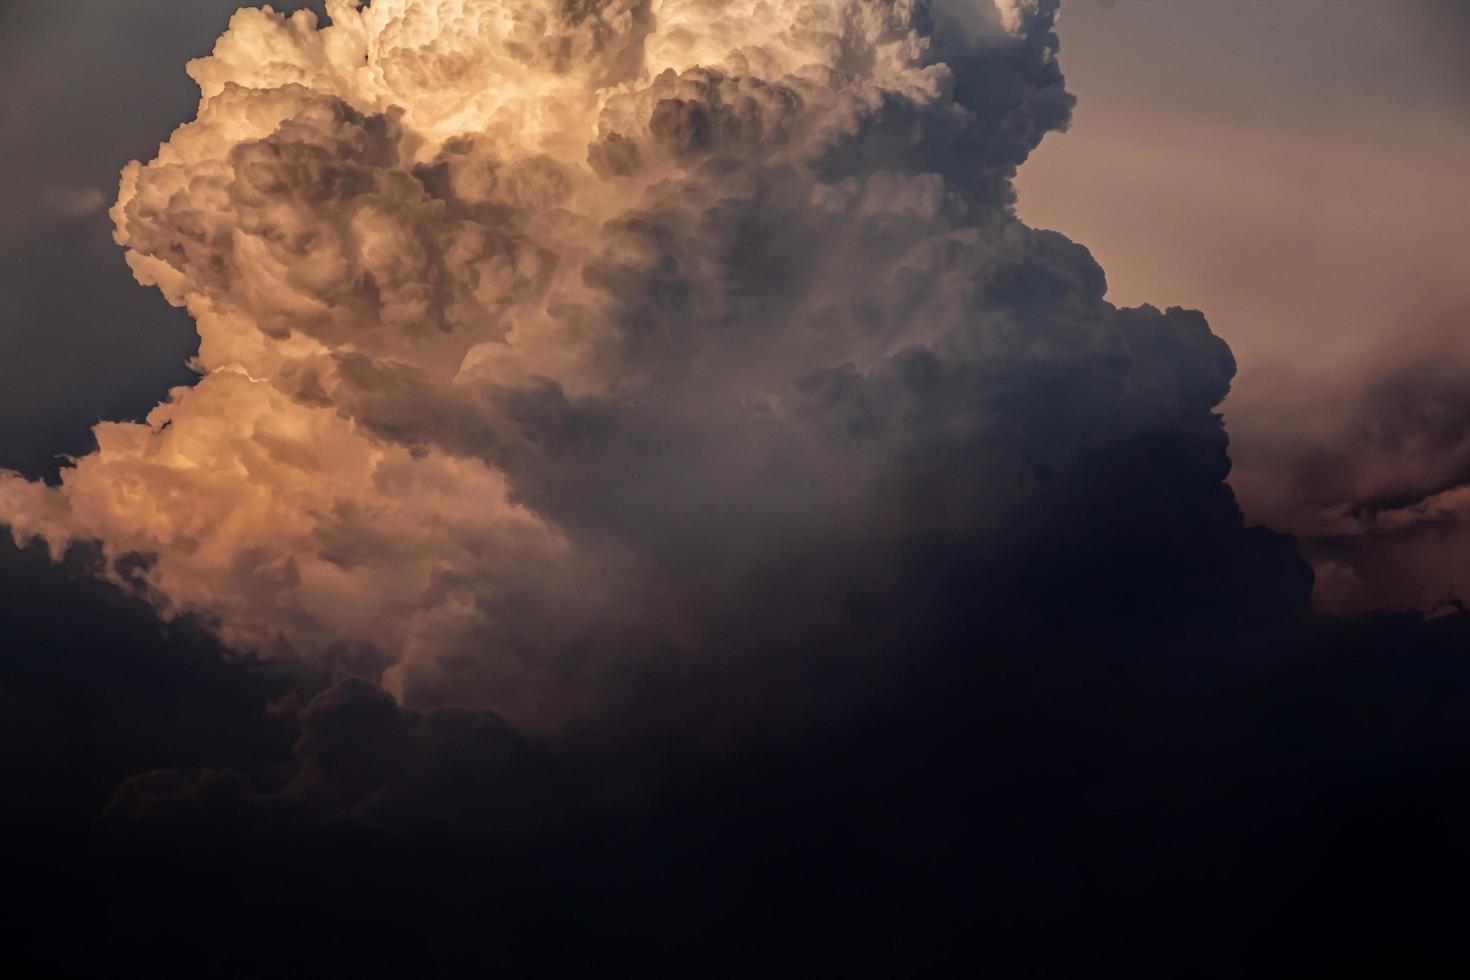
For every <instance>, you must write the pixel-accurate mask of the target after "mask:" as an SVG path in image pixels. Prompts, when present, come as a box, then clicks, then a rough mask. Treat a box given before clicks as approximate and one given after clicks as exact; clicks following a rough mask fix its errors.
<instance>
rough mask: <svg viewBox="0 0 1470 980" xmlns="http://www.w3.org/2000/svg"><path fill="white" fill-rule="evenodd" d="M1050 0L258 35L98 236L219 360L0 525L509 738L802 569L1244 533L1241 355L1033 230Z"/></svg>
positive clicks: (258, 19)
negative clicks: (517, 722)
mask: <svg viewBox="0 0 1470 980" xmlns="http://www.w3.org/2000/svg"><path fill="white" fill-rule="evenodd" d="M1055 6H1056V5H1055V3H1051V2H1043V0H1029V2H1025V3H1016V2H1003V3H996V4H994V5H986V4H969V3H959V2H948V0H947V2H943V3H934V4H925V3H920V2H914V0H897V2H880V0H810V2H795V0H793V2H786V3H772V2H755V0H749V2H741V3H715V2H704V0H664V2H658V0H654V2H637V3H635V2H624V0H606V2H585V3H550V2H533V0H521V2H512V0H379V2H376V3H373V4H372V5H370V6H367V7H360V6H359V5H357V4H353V3H348V2H336V3H332V4H329V13H330V15H331V20H332V23H331V25H330V26H327V27H322V28H319V27H318V26H317V24H316V22H315V20H314V18H313V17H312V16H311V15H310V14H307V13H298V14H296V15H295V16H293V17H291V18H289V19H288V18H283V17H280V16H278V15H275V14H272V13H270V12H269V11H266V10H242V11H240V12H239V13H238V14H237V15H236V17H235V18H234V19H233V20H232V22H231V25H230V29H229V30H228V31H227V33H226V34H225V35H224V36H223V37H221V39H220V40H219V42H218V44H217V45H216V48H215V51H214V53H213V54H212V55H211V56H210V57H208V58H204V59H200V60H198V61H196V62H193V63H191V65H190V68H189V70H190V73H191V75H192V76H193V77H194V78H195V79H196V80H197V81H198V82H199V84H200V88H201V93H202V100H201V102H200V106H199V112H198V116H197V118H196V119H195V120H194V121H193V122H190V123H188V124H186V125H184V126H182V127H181V128H180V129H179V130H177V131H176V132H175V133H174V134H173V135H172V136H171V137H170V139H169V141H168V142H166V143H165V144H163V146H161V147H160V149H159V154H158V156H157V158H156V159H154V160H153V161H152V162H150V163H148V164H139V163H134V164H130V165H129V167H128V168H127V169H126V170H125V171H124V174H123V178H122V184H121V189H120V193H119V198H118V201H117V204H116V205H115V206H114V208H113V211H112V215H113V218H114V221H115V223H116V227H117V232H116V237H117V240H118V242H119V244H121V245H123V246H124V247H125V248H126V249H127V257H128V261H129V263H130V265H131V266H132V268H133V269H134V272H135V274H136V275H137V277H138V279H139V281H140V282H143V283H146V284H152V285H156V286H158V287H159V288H160V289H161V290H162V291H163V292H164V294H165V296H167V297H168V299H169V300H170V301H171V302H173V303H175V304H177V305H182V306H184V307H186V308H187V309H188V310H189V312H190V313H191V314H192V315H193V316H194V317H195V319H196V322H197V324H198V329H199V333H200V337H201V344H200V351H199V356H198V359H197V368H198V370H199V371H200V372H201V373H202V375H203V377H202V379H201V380H200V382H199V383H198V384H197V385H196V386H194V387H193V388H190V389H179V390H176V391H175V392H174V393H173V394H172V395H171V399H170V401H168V402H166V403H165V404H163V405H161V406H160V407H159V408H158V409H157V410H155V412H154V413H153V415H151V416H150V417H149V419H148V421H147V422H146V423H143V424H112V423H109V424H105V425H103V426H100V427H99V428H98V441H99V448H98V450H97V452H95V453H93V454H91V455H88V456H86V457H84V458H82V459H80V460H78V461H77V462H76V465H75V466H74V467H72V468H71V469H69V470H68V471H67V472H65V473H64V474H63V480H62V484H61V486H60V488H57V489H51V488H47V487H43V486H40V485H37V484H29V483H26V482H24V481H22V480H20V479H19V478H17V477H14V476H9V477H4V478H3V480H0V513H3V514H4V515H5V517H6V519H7V520H8V521H9V522H10V523H11V524H12V526H13V528H14V530H15V533H16V534H17V535H18V536H27V535H40V536H43V537H45V538H47V539H48V540H50V541H52V542H53V543H55V544H58V545H60V544H62V543H65V542H68V541H72V540H81V539H88V540H90V539H95V540H98V541H101V542H102V543H103V547H104V548H105V549H106V550H107V553H108V554H110V555H121V554H127V553H134V552H136V553H142V554H148V555H153V556H156V560H155V561H154V562H153V563H152V564H151V565H150V566H149V567H148V569H147V571H146V573H145V578H146V581H147V585H148V590H149V593H150V595H151V596H153V597H154V599H155V601H156V602H157V603H158V605H159V607H160V608H161V609H164V610H166V611H175V612H179V611H182V612H191V613H199V614H202V615H204V616H206V617H208V618H209V619H210V620H212V621H214V622H217V624H218V629H219V632H220V635H221V636H222V637H223V638H224V639H225V640H226V641H227V642H229V643H231V644H233V645H236V646H239V647H242V648H247V649H252V650H257V651H260V652H261V653H265V654H274V653H279V652H288V653H290V654H292V655H295V656H300V657H304V658H307V659H308V660H309V661H311V662H314V663H319V664H323V665H327V666H332V667H336V668H342V669H346V670H349V671H352V672H355V673H362V674H366V675H368V676H373V677H378V676H381V677H382V678H383V680H384V683H385V684H386V685H387V686H388V687H389V688H390V689H391V690H393V691H394V692H395V693H397V694H398V695H400V696H401V697H403V698H405V699H406V700H407V701H408V702H409V703H411V704H441V703H454V702H458V703H471V704H477V705H487V706H492V707H495V708H497V709H499V710H502V711H505V712H507V713H509V714H510V715H512V716H513V717H516V718H517V719H529V718H532V717H541V718H543V719H555V718H557V717H559V716H561V715H563V714H565V713H566V712H567V711H568V710H570V706H574V705H578V704H582V703H584V702H585V701H586V700H588V698H589V697H590V695H589V694H588V692H587V691H586V690H576V689H575V688H577V686H578V684H581V683H584V682H583V681H576V680H573V681H568V677H574V678H575V677H577V676H581V677H583V678H584V679H585V678H586V677H588V676H591V677H598V676H602V674H600V673H599V672H597V671H593V672H592V673H591V674H587V673H586V672H585V671H584V672H582V673H581V674H580V675H579V674H578V671H577V670H571V669H569V668H568V667H567V664H568V662H569V660H570V661H575V662H577V663H581V662H583V660H584V659H585V657H591V658H593V659H596V658H598V657H601V658H603V659H605V660H607V659H611V660H614V661H615V660H616V659H617V658H619V657H620V656H623V653H622V652H620V651H622V650H623V649H624V647H625V645H626V643H634V645H643V646H652V647H656V648H662V647H670V648H674V649H680V650H683V651H685V652H686V653H688V654H690V655H692V656H710V657H715V656H717V653H716V651H717V650H718V649H721V648H722V646H723V645H722V644H721V643H719V642H716V641H715V640H714V638H713V637H712V635H711V634H709V633H708V632H707V631H708V630H709V629H711V628H713V627H712V625H711V624H713V623H718V622H720V621H722V620H723V619H724V618H725V617H727V616H728V614H729V606H728V604H729V603H730V602H731V601H732V600H731V596H733V595H736V594H744V593H745V592H746V591H747V588H748V586H749V584H750V583H751V582H753V581H756V580H758V579H759V578H760V576H762V575H765V574H767V573H768V571H769V570H770V569H771V568H779V567H781V566H783V565H787V566H789V565H792V564H797V565H800V564H803V563H806V564H809V565H811V567H813V568H826V567H828V566H827V562H828V561H830V560H831V558H832V556H833V555H841V554H854V553H858V552H862V551H864V550H865V549H866V550H868V551H872V550H873V549H877V550H878V553H886V552H887V551H889V550H892V549H899V550H902V549H903V548H905V547H906V546H907V545H908V544H909V543H912V542H913V541H916V540H920V539H924V537H925V536H927V535H934V534H943V535H948V536H950V538H951V540H952V541H953V542H955V543H956V546H958V547H960V548H962V549H963V550H964V551H965V553H966V554H967V555H968V556H969V557H968V558H967V559H966V560H967V561H970V562H975V561H987V560H989V561H1001V560H1008V559H1007V556H1012V557H1013V556H1014V555H1016V554H1017V553H1018V552H1024V551H1025V550H1026V548H1027V547H1028V545H1027V541H1028V540H1030V539H1028V538H1027V535H1028V534H1032V533H1033V532H1034V533H1040V532H1037V531H1036V529H1038V528H1045V527H1047V526H1050V525H1055V524H1056V522H1055V520H1054V519H1053V518H1055V516H1056V512H1055V508H1058V507H1062V508H1065V509H1066V510H1065V512H1066V513H1068V514H1071V515H1073V517H1076V521H1075V523H1074V522H1073V519H1072V517H1069V518H1068V519H1067V520H1066V521H1064V522H1063V523H1064V525H1065V526H1066V527H1067V528H1068V531H1067V533H1068V535H1070V536H1071V537H1072V539H1073V540H1072V542H1071V544H1070V545H1064V546H1063V547H1065V548H1068V549H1069V550H1070V551H1072V552H1074V553H1075V554H1079V555H1087V556H1091V557H1089V558H1087V559H1086V562H1095V567H1094V565H1087V564H1086V562H1084V565H1085V567H1087V568H1091V569H1093V570H1094V571H1096V572H1098V573H1099V574H1102V573H1104V569H1105V566H1106V558H1105V555H1106V554H1107V552H1108V550H1109V548H1112V547H1113V546H1114V544H1117V546H1119V547H1128V545H1127V544H1126V543H1119V542H1118V541H1115V537H1114V536H1112V535H1111V533H1110V532H1108V531H1107V530H1106V526H1107V525H1108V523H1109V522H1110V521H1111V522H1113V523H1115V524H1117V525H1119V526H1124V525H1126V526H1129V527H1132V526H1133V525H1132V524H1130V523H1129V522H1128V521H1121V522H1120V521H1118V520H1117V514H1116V513H1114V512H1119V511H1127V512H1129V513H1134V512H1140V513H1151V514H1155V515H1162V516H1159V517H1158V519H1159V520H1160V521H1161V522H1162V523H1163V524H1165V525H1169V521H1171V520H1172V521H1174V522H1175V523H1177V524H1178V525H1179V526H1181V527H1183V526H1187V525H1191V524H1199V523H1201V522H1202V523H1203V524H1204V525H1207V526H1209V527H1211V528H1216V529H1218V530H1217V531H1216V532H1212V533H1218V534H1219V535H1220V536H1221V537H1222V540H1224V539H1230V540H1234V539H1233V538H1232V537H1231V536H1232V535H1238V534H1239V533H1240V526H1239V525H1240V517H1239V513H1238V511H1237V510H1236V508H1235V505H1234V502H1233V499H1232V498H1231V496H1230V494H1229V491H1228V489H1227V488H1225V487H1224V485H1223V482H1222V481H1223V479H1224V477H1225V475H1226V473H1227V470H1228V462H1227V460H1226V457H1225V442H1224V435H1223V430H1222V428H1221V426H1220V422H1219V418H1218V416H1216V415H1215V414H1214V412H1213V409H1214V406H1215V405H1216V404H1217V403H1218V402H1219V400H1220V399H1221V398H1222V397H1223V396H1224V394H1225V393H1226V391H1227V390H1228V386H1229V381H1230V378H1231V375H1232V374H1233V371H1234V365H1233V362H1232V360H1231V358H1230V355H1229V352H1228V350H1227V349H1226V348H1225V346H1224V344H1223V343H1222V342H1221V341H1219V340H1218V339H1217V338H1215V337H1214V336H1213V335H1212V334H1211V333H1210V332H1209V329H1208V327H1207V326H1206V325H1205V323H1204V321H1203V319H1202V318H1201V317H1199V316H1198V315H1197V314H1192V313H1187V312H1184V311H1179V310H1170V311H1168V312H1167V313H1160V312H1159V311H1157V310H1154V309H1152V308H1147V307H1145V308H1142V309H1137V310H1118V309H1115V308H1114V307H1112V306H1111V305H1109V304H1108V303H1106V302H1105V301H1104V299H1103V296H1104V293H1105V280H1104V278H1103V274H1102V272H1101V270H1100V269H1099V268H1098V267H1097V265H1096V263H1094V262H1093V261H1092V259H1091V257H1090V255H1088V254H1087V252H1086V250H1085V249H1083V248H1081V247H1080V246H1077V245H1074V244H1072V243H1070V242H1067V241H1066V240H1065V239H1063V238H1062V237H1061V236H1059V235H1056V234H1054V233H1051V232H1038V231H1034V230H1032V229H1028V228H1026V227H1025V226H1023V225H1022V224H1020V222H1019V221H1018V220H1017V219H1016V218H1015V216H1014V214H1013V213H1012V212H1011V210H1010V203H1011V201H1012V200H1013V192H1012V191H1011V188H1010V177H1011V176H1012V175H1013V173H1014V170H1015V167H1016V166H1017V165H1019V163H1020V162H1021V161H1022V160H1024V159H1025V156H1026V154H1027V153H1028V152H1029V151H1030V150H1031V149H1032V148H1034V146H1035V145H1036V144H1037V142H1038V141H1039V140H1040V138H1041V137H1042V136H1043V135H1044V134H1045V132H1047V131H1048V130H1051V129H1055V128H1058V127H1061V126H1063V125H1065V123H1066V120H1067V115H1068V113H1069V111H1070V106H1071V99H1070V96H1068V95H1067V94H1066V92H1065V90H1064V88H1063V86H1062V80H1061V74H1060V71H1059V70H1058V68H1057V65H1056V60H1055V49H1056V37H1055V34H1054V33H1053V32H1052V21H1053V19H1054V17H1055ZM1139 446H1152V447H1156V448H1157V447H1165V448H1164V449H1162V450H1160V452H1159V454H1158V456H1159V459H1160V460H1161V462H1158V463H1157V464H1156V465H1153V467H1152V469H1151V470H1150V471H1149V472H1148V473H1146V474H1127V473H1124V472H1120V470H1119V469H1118V467H1117V466H1116V465H1112V464H1109V463H1108V462H1107V461H1108V460H1109V458H1111V457H1114V456H1116V455H1117V453H1118V451H1119V450H1120V448H1122V449H1126V448H1127V447H1139ZM1153 502H1157V504H1158V506H1154V503H1153ZM1171 514H1172V515H1175V517H1172V518H1171V517H1169V516H1168V515H1171ZM1077 515H1086V516H1085V517H1078V516H1077ZM1169 526H1172V525H1169ZM1158 536H1159V537H1166V536H1167V534H1166V533H1164V532H1160V534H1159V535H1158ZM1103 542H1113V544H1107V545H1104V544H1103ZM1230 547H1234V545H1231V546H1230ZM1227 550H1229V549H1228V548H1227ZM1247 550H1249V549H1247ZM1160 560H1162V559H1160ZM1170 560H1173V559H1170ZM1273 560H1274V559H1273ZM880 578H881V576H880ZM865 587H874V586H873V584H872V583H868V585H867V586H865ZM895 587H897V586H895ZM905 587H906V586H903V587H898V588H905ZM826 588H827V587H826V586H822V585H819V584H809V585H808V586H804V587H803V589H800V590H797V592H796V593H793V595H791V596H787V597H784V598H782V599H781V600H780V601H779V602H776V603H773V604H771V605H770V606H768V607H767V608H766V609H765V610H764V611H763V613H762V615H765V616H768V617H770V621H771V622H777V621H780V619H781V617H782V616H784V615H787V614H789V613H790V612H791V610H792V609H794V608H795V607H796V606H797V605H799V604H801V603H806V604H808V605H810V606H814V607H817V608H820V607H822V606H823V605H824V604H828V603H830V602H832V601H833V600H832V596H831V595H830V594H829V593H828V592H825V591H824V589H826ZM1202 588H1207V586H1202ZM982 601H983V598H982ZM612 636H621V637H628V638H636V642H635V641H634V640H631V639H629V640H627V641H626V642H625V641H622V640H620V641H612V640H610V639H609V638H610V637H612ZM589 647H595V648H598V649H596V650H595V651H593V652H590V653H586V654H585V657H584V656H583V654H580V653H578V654H575V655H573V652H575V651H586V650H587V649H588V648H589ZM731 655H733V656H738V655H739V654H738V653H732V654H731ZM569 685H570V687H571V688H574V689H573V690H568V689H567V688H568V686H569ZM594 699H595V698H594Z"/></svg>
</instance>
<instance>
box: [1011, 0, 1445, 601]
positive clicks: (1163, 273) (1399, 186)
mask: <svg viewBox="0 0 1470 980" xmlns="http://www.w3.org/2000/svg"><path fill="white" fill-rule="evenodd" d="M1467 25H1470V7H1467V5H1465V4H1462V3H1459V2H1456V0H1423V2H1402V0H1355V2H1341V0H1270V2H1265V0H1253V2H1239V3H1222V2H1217V0H1158V2H1146V0H1117V2H1113V3H1100V2H1094V0H1072V2H1070V3H1067V4H1065V5H1064V8H1063V17H1062V21H1061V28H1060V34H1061V38H1062V63H1063V66H1064V68H1065V69H1066V72H1067V81H1068V85H1069V87H1070V88H1071V90H1072V91H1073V92H1074V93H1076V94H1077V96H1078V99H1079V104H1078V108H1077V111H1076V115H1075V118H1074V122H1073V126H1072V129H1071V131H1070V132H1068V133H1067V134H1065V135H1060V136H1057V135H1054V136H1052V137H1050V138H1049V139H1048V140H1047V141H1046V142H1045V143H1044V144H1043V145H1042V147H1041V149H1040V150H1039V151H1038V152H1037V153H1036V154H1035V155H1034V156H1033V157H1032V159H1031V160H1030V161H1029V162H1028V163H1027V164H1026V165H1025V167H1023V168H1022V170H1021V175H1020V180H1019V181H1018V186H1019V188H1020V193H1021V214H1022V215H1023V216H1024V217H1025V218H1026V219H1027V220H1028V221H1031V222H1035V223H1037V224H1039V225H1042V226H1044V227H1050V228H1057V229H1059V230H1061V231H1063V232H1065V233H1066V234H1067V235H1069V236H1070V237H1072V238H1074V239H1076V240H1077V241H1080V242H1082V243H1084V244H1086V245H1087V246H1088V247H1089V248H1090V249H1091V250H1092V252H1093V254H1094V255H1096V256H1097V258H1098V260H1099V261H1100V262H1101V263H1102V265H1103V268H1105V269H1106V270H1107V273H1108V281H1109V285H1110V287H1111V289H1110V293H1109V298H1110V299H1112V300H1113V301H1114V302H1116V303H1119V304H1122V305H1132V304H1137V303H1144V302H1150V303H1154V304H1155V305H1159V306H1163V305H1168V304H1179V305H1183V306H1190V307H1196V308H1199V309H1202V310H1203V311H1204V312H1205V313H1206V314H1207V316H1208V317H1209V319H1210V323H1211V326H1212V327H1213V328H1214V329H1215V331H1216V332H1217V333H1219V334H1220V335H1221V336H1222V337H1224V338H1225V339H1226V340H1227V341H1228V342H1229V343H1230V346H1231V349H1232V350H1233V351H1234V353H1235V356H1236V359H1237V360H1238V362H1239V364H1240V374H1239V375H1238V376H1237V378H1236V381H1235V384H1234V388H1233V394H1232V395H1231V397H1230V399H1229V400H1228V401H1227V402H1226V406H1225V412H1226V419H1227V425H1228V427H1229V431H1230V435H1231V456H1232V458H1233V460H1234V462H1235V469H1234V471H1233V473H1232V477H1231V483H1232V485H1233V486H1234V487H1235V489H1236V492H1237V494H1239V496H1240V498H1241V501H1242V504H1243V505H1244V507H1245V509H1246V512H1247V515H1248V516H1249V517H1250V518H1252V519H1254V520H1258V521H1264V522H1267V523H1270V524H1272V525H1273V526H1277V527H1279V528H1282V529H1284V530H1290V531H1294V532H1297V533H1300V534H1302V535H1303V536H1304V538H1305V539H1306V540H1305V541H1304V544H1305V545H1306V547H1307V549H1308V551H1309V553H1311V554H1313V556H1314V558H1316V559H1317V560H1318V564H1319V571H1320V570H1321V568H1322V564H1323V562H1324V561H1325V560H1326V556H1327V555H1328V554H1329V552H1331V553H1333V554H1337V555H1338V556H1339V557H1340V558H1343V559H1344V560H1347V559H1349V558H1350V559H1351V560H1350V561H1349V562H1348V564H1350V565H1351V566H1352V567H1353V573H1352V575H1351V576H1350V577H1349V579H1348V580H1343V577H1342V576H1341V575H1335V574H1334V573H1333V572H1331V571H1329V572H1328V573H1327V574H1326V575H1323V576H1322V581H1320V582H1319V588H1318V600H1319V603H1322V604H1326V605H1329V606H1338V605H1341V606H1362V605H1374V604H1397V603H1411V604H1412V603H1424V602H1433V601H1434V600H1435V599H1436V598H1438V597H1439V596H1440V595H1442V594H1443V593H1445V592H1447V591H1455V592H1457V593H1459V594H1460V595H1464V594H1466V592H1467V591H1470V588H1467V587H1470V554H1467V548H1470V539H1467V538H1466V537H1465V535H1464V533H1463V529H1462V527H1461V524H1462V523H1463V522H1461V521H1458V520H1451V521H1450V522H1449V523H1448V524H1446V522H1445V521H1440V522H1439V527H1438V528H1437V530H1435V531H1434V532H1433V533H1432V534H1431V535H1430V538H1431V540H1421V541H1418V542H1417V543H1414V544H1413V545H1412V546H1410V545H1409V544H1408V543H1406V542H1404V541H1401V540H1399V539H1398V537H1397V535H1396V534H1391V533H1388V532H1387V530H1386V529H1384V528H1382V527H1377V528H1376V529H1374V531H1373V532H1372V533H1375V534H1379V533H1383V534H1388V536H1389V537H1392V538H1394V540H1392V541H1389V540H1383V539H1380V540H1379V541H1378V542H1377V543H1376V544H1374V545H1372V546H1371V547H1368V548H1366V550H1367V551H1371V552H1373V554H1371V555H1365V554H1364V553H1363V552H1364V550H1365V549H1364V548H1363V547H1359V546H1357V545H1356V544H1353V545H1352V546H1351V547H1348V545H1347V540H1339V541H1338V544H1339V545H1340V546H1341V547H1338V548H1337V549H1334V548H1333V547H1332V545H1331V543H1330V542H1328V541H1326V540H1323V541H1320V542H1318V541H1315V540H1314V539H1316V538H1318V537H1321V538H1323V539H1326V538H1332V537H1339V538H1341V537H1342V532H1343V531H1344V522H1343V521H1341V520H1337V519H1335V516H1334V517H1332V518H1329V517H1325V516H1324V512H1326V511H1332V513H1333V515H1336V514H1338V512H1339V511H1340V510H1341V509H1342V508H1341V505H1348V506H1349V507H1352V506H1356V505H1361V504H1368V505H1370V507H1377V506H1382V505H1383V504H1385V503H1389V504H1392V505H1393V506H1395V507H1400V508H1401V507H1404V506H1405V505H1412V504H1415V503H1417V502H1421V501H1423V500H1424V499H1425V498H1427V497H1430V496H1432V495H1434V494H1437V493H1441V492H1443V491H1445V490H1447V489H1450V488H1453V487H1455V486H1459V485H1462V484H1464V483H1465V482H1466V481H1467V480H1470V396H1467V395H1466V393H1465V385H1464V383H1463V380H1462V379H1463V378H1464V376H1465V372H1466V366H1467V365H1470V339H1467V332H1470V265H1467V256H1470V195H1467V193H1466V191H1465V175H1466V174H1470V31H1467V30H1466V28H1467ZM1456 511H1457V512H1460V511H1461V509H1460V508H1456ZM1380 523H1381V522H1380ZM1360 531H1362V528H1361V526H1359V525H1354V527H1353V530H1352V533H1350V534H1347V535H1346V539H1353V538H1356V537H1358V536H1359V532H1360ZM1343 547H1346V548H1347V550H1346V551H1344V550H1343ZM1410 552H1412V553H1410ZM1389 553H1393V554H1394V555H1397V557H1396V558H1395V559H1394V560H1393V561H1391V562H1389V564H1388V565H1386V566H1383V567H1378V566H1377V564H1376V563H1377V562H1379V561H1386V560H1387V559H1388V554H1389ZM1339 570H1340V571H1345V570H1346V569H1339ZM1361 576H1368V577H1369V580H1367V581H1364V580H1361Z"/></svg>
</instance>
